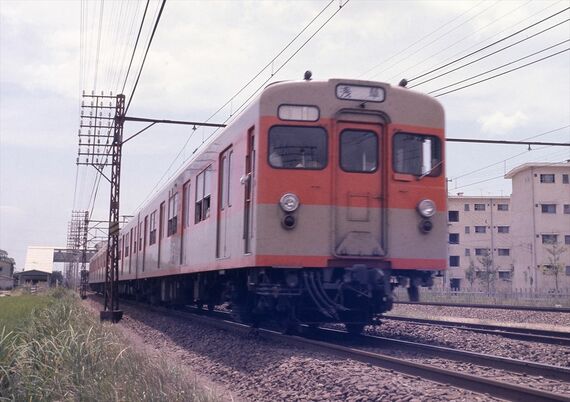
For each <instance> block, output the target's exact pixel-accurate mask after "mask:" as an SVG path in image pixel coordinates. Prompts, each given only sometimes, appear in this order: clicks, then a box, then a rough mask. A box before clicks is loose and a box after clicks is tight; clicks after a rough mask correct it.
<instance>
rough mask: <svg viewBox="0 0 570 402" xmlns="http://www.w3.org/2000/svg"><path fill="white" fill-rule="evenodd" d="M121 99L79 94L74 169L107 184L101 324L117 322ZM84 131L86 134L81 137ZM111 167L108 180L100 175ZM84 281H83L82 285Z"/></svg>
mask: <svg viewBox="0 0 570 402" xmlns="http://www.w3.org/2000/svg"><path fill="white" fill-rule="evenodd" d="M124 113H125V95H116V96H113V95H112V94H110V95H104V94H103V93H101V95H95V94H94V93H92V94H91V95H85V94H83V101H82V103H81V123H80V127H79V150H78V153H77V155H78V157H77V164H78V165H89V166H93V167H95V169H96V170H97V171H98V172H99V173H100V174H101V176H102V177H104V178H105V179H106V180H107V181H109V183H110V184H111V194H110V202H109V221H108V222H109V226H108V227H109V229H108V233H107V257H106V268H105V304H104V308H103V311H101V312H100V318H101V321H111V322H119V321H120V320H121V318H122V317H123V312H122V311H121V310H119V297H118V293H119V292H118V290H119V282H118V277H119V229H120V228H119V203H120V181H121V150H122V145H123V125H124V121H125V116H124ZM84 130H87V132H86V133H85V131H84ZM106 166H110V167H111V177H110V178H109V177H107V176H106V175H105V173H104V171H103V170H104V169H105V167H106ZM87 280H88V278H86V281H87Z"/></svg>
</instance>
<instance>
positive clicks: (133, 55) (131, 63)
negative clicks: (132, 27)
mask: <svg viewBox="0 0 570 402" xmlns="http://www.w3.org/2000/svg"><path fill="white" fill-rule="evenodd" d="M149 3H150V0H146V6H145V7H144V12H143V16H142V20H141V25H140V27H139V33H138V34H137V40H136V41H135V46H134V48H133V54H132V55H131V61H130V62H129V67H128V69H127V74H126V75H125V82H124V83H123V89H121V93H123V92H125V86H126V85H127V79H128V78H129V73H130V71H131V66H132V65H133V59H134V58H135V53H136V51H137V46H138V44H139V39H140V37H141V32H142V29H143V25H144V20H145V18H146V12H147V10H148V5H149Z"/></svg>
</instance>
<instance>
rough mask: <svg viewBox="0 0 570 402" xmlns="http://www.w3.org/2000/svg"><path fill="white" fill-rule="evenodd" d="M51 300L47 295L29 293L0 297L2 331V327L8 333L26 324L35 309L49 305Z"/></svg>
mask: <svg viewBox="0 0 570 402" xmlns="http://www.w3.org/2000/svg"><path fill="white" fill-rule="evenodd" d="M51 300H52V298H50V297H49V296H46V295H29V294H22V295H20V296H6V297H0V333H2V329H4V331H5V332H6V333H7V332H10V331H13V330H15V329H16V328H18V327H19V326H21V325H25V322H26V320H27V319H28V318H29V317H30V315H31V314H32V311H33V310H34V309H37V308H40V307H47V305H48V304H49V302H50V301H51Z"/></svg>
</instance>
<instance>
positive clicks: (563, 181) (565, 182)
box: [562, 174, 570, 184]
mask: <svg viewBox="0 0 570 402" xmlns="http://www.w3.org/2000/svg"><path fill="white" fill-rule="evenodd" d="M562 183H563V184H568V183H570V181H569V180H568V175H567V174H563V175H562Z"/></svg>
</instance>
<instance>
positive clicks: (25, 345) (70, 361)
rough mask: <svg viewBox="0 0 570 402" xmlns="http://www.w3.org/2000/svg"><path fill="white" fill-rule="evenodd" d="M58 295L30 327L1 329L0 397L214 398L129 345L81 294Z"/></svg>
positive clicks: (123, 399) (37, 311) (172, 370)
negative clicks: (85, 303)
mask: <svg viewBox="0 0 570 402" xmlns="http://www.w3.org/2000/svg"><path fill="white" fill-rule="evenodd" d="M53 296H54V298H55V299H54V302H53V303H50V305H49V306H47V307H46V308H43V309H38V310H36V311H35V312H34V313H33V317H32V319H31V320H30V321H29V322H28V324H27V325H26V326H25V327H23V328H21V329H19V330H16V331H14V332H12V333H4V332H3V331H2V328H0V400H5V401H10V400H13V401H20V400H26V401H147V400H149V401H211V400H214V396H213V395H212V394H211V392H207V391H204V390H201V389H199V388H198V386H197V384H196V382H195V381H188V380H186V379H185V377H186V376H185V375H184V373H182V372H180V370H178V369H176V368H173V367H169V366H168V365H167V364H166V363H165V362H161V361H157V360H156V359H155V358H151V357H149V356H147V355H144V354H141V353H137V352H136V351H134V350H133V349H132V348H131V347H129V346H126V343H127V341H126V340H125V339H123V338H122V337H121V336H120V335H119V334H118V332H117V331H116V330H115V329H114V328H112V326H111V325H110V324H101V323H99V321H98V320H97V319H96V318H95V317H94V316H93V315H92V314H90V313H89V312H87V311H86V310H85V309H84V308H83V307H82V306H81V304H80V303H79V301H78V299H77V298H76V297H74V296H72V295H70V294H61V293H58V294H54V295H53Z"/></svg>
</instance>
